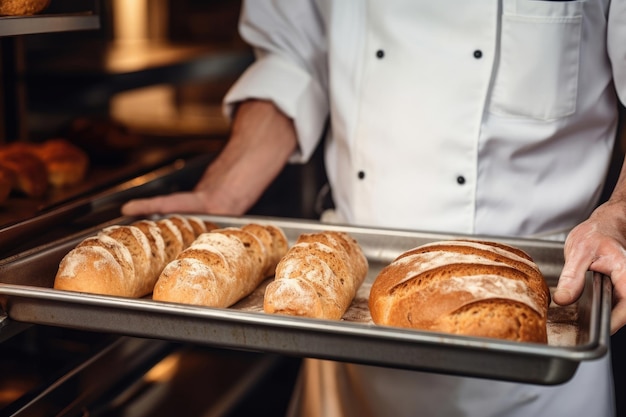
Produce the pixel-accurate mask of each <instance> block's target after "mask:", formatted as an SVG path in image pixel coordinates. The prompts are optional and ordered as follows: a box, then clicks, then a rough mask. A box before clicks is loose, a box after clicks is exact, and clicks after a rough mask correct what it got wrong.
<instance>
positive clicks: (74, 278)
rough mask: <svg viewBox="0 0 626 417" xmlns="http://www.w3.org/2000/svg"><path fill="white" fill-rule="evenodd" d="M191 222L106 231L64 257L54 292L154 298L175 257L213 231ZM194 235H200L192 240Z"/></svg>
mask: <svg viewBox="0 0 626 417" xmlns="http://www.w3.org/2000/svg"><path fill="white" fill-rule="evenodd" d="M187 220H188V219H187V218H186V217H183V216H178V215H175V216H171V217H170V218H162V219H159V220H156V221H152V220H147V219H145V220H138V221H136V222H133V223H132V224H130V225H115V226H110V227H107V228H104V229H102V230H100V231H99V232H98V233H97V234H96V235H95V236H90V237H88V238H86V239H84V240H83V241H81V242H79V243H78V244H77V245H76V247H75V248H74V249H72V250H71V251H70V252H69V253H68V254H67V255H65V256H64V257H63V259H62V260H61V262H60V263H59V268H58V270H57V273H56V276H55V280H54V288H56V289H60V290H68V291H79V292H88V293H94V294H105V295H116V296H124V297H143V296H145V295H147V294H150V293H151V292H152V289H153V288H154V284H155V283H156V281H157V279H158V277H159V274H160V273H161V271H162V270H163V268H164V267H165V265H166V263H167V262H168V261H169V258H170V257H171V258H172V259H173V258H175V257H176V256H177V255H178V254H179V253H180V252H181V251H182V250H184V249H185V247H186V246H185V242H186V241H189V240H191V241H193V240H194V239H195V237H196V234H195V233H197V234H198V235H199V234H201V233H205V232H207V231H208V230H209V229H210V228H211V227H212V224H211V223H206V222H202V221H200V222H199V223H198V224H197V225H196V226H195V227H196V228H195V229H194V228H193V227H192V226H191V225H190V224H189V222H188V221H187ZM192 221H193V222H194V224H196V220H192ZM215 227H217V226H215ZM190 231H191V233H194V234H193V235H192V236H191V237H190V236H189V233H190ZM185 239H187V240H185Z"/></svg>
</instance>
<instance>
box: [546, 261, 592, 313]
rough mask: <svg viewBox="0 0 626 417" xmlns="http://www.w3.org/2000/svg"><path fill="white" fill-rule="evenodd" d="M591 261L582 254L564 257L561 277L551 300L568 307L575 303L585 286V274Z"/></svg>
mask: <svg viewBox="0 0 626 417" xmlns="http://www.w3.org/2000/svg"><path fill="white" fill-rule="evenodd" d="M590 263H591V259H588V256H587V255H585V254H584V253H582V252H578V253H570V254H569V256H567V255H566V258H565V264H564V265H563V269H562V271H561V276H560V277H559V281H558V283H557V286H556V290H555V291H554V294H553V295H552V299H553V300H554V302H555V303H557V304H559V305H568V304H571V303H573V302H574V301H576V300H577V299H578V298H579V297H580V295H581V294H582V292H583V289H584V286H585V274H586V273H587V269H588V268H589V265H590Z"/></svg>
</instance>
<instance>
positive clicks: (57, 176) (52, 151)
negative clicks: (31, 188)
mask: <svg viewBox="0 0 626 417" xmlns="http://www.w3.org/2000/svg"><path fill="white" fill-rule="evenodd" d="M33 152H34V153H35V154H36V155H37V156H38V157H39V158H40V159H41V160H42V161H43V163H44V164H45V166H46V170H47V172H48V183H49V184H50V185H51V186H53V187H59V188H61V187H67V186H71V185H76V184H78V183H80V182H81V181H83V180H84V179H85V176H86V174H87V170H88V168H89V157H88V156H87V153H86V152H85V151H83V150H82V149H81V148H79V147H77V146H75V145H73V144H71V143H70V142H69V141H67V140H66V139H63V138H53V139H49V140H46V141H45V142H43V143H41V144H39V145H36V146H34V149H33Z"/></svg>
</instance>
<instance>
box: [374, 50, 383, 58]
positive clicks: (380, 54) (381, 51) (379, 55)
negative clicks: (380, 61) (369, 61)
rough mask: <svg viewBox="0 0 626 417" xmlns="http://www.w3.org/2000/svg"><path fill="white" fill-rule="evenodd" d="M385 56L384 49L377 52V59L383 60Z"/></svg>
mask: <svg viewBox="0 0 626 417" xmlns="http://www.w3.org/2000/svg"><path fill="white" fill-rule="evenodd" d="M384 56H385V51H383V50H382V49H379V50H378V51H376V58H382V57H384Z"/></svg>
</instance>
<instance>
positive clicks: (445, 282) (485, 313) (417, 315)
mask: <svg viewBox="0 0 626 417" xmlns="http://www.w3.org/2000/svg"><path fill="white" fill-rule="evenodd" d="M549 303H550V292H549V289H548V286H547V284H546V282H545V280H544V278H543V276H542V274H541V272H540V270H539V268H538V267H537V265H536V264H535V263H534V262H533V260H532V259H531V258H530V256H528V255H527V254H526V253H525V252H523V251H521V250H520V249H518V248H514V247H511V246H509V245H505V244H502V243H496V242H487V241H473V240H461V239H460V240H453V241H443V242H433V243H429V244H426V245H423V246H420V247H417V248H414V249H412V250H409V251H407V252H404V253H403V254H401V255H400V256H399V257H398V258H396V259H395V260H394V261H393V262H392V263H391V264H389V265H387V266H386V267H385V268H383V269H382V270H381V272H380V273H379V275H378V276H377V277H376V280H375V281H374V283H373V284H372V288H371V291H370V298H369V308H370V313H371V316H372V320H373V321H374V322H375V323H377V324H383V325H389V326H398V327H408V328H414V329H422V330H431V331H441V332H449V333H455V334H463V335H471V336H479V337H493V338H500V339H509V340H516V341H527V342H538V343H546V342H547V329H546V328H547V314H548V305H549Z"/></svg>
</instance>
